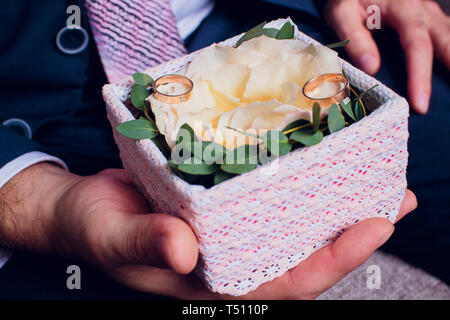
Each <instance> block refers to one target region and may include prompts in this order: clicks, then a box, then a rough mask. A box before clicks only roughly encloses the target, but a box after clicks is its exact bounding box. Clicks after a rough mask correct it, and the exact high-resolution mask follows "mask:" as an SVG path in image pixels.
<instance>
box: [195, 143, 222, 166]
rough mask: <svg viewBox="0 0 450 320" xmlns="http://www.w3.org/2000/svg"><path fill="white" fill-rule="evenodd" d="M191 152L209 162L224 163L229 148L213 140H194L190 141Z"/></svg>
mask: <svg viewBox="0 0 450 320" xmlns="http://www.w3.org/2000/svg"><path fill="white" fill-rule="evenodd" d="M188 145H189V148H190V150H191V154H192V155H193V156H194V157H195V158H197V159H200V160H202V161H203V162H205V163H207V164H213V163H218V164H221V163H223V159H224V158H225V155H226V153H227V149H226V148H225V147H224V146H223V145H221V144H218V143H215V142H211V141H194V142H190V143H188Z"/></svg>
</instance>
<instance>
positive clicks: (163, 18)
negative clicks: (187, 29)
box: [85, 0, 186, 82]
mask: <svg viewBox="0 0 450 320" xmlns="http://www.w3.org/2000/svg"><path fill="white" fill-rule="evenodd" d="M85 6H86V10H87V15H88V17H89V22H90V25H91V29H92V33H93V36H94V38H95V42H96V44H97V48H98V51H99V55H100V59H101V60H102V64H103V67H104V69H105V72H106V75H107V77H108V80H109V82H114V81H117V80H120V79H121V78H124V77H126V76H129V75H130V74H132V73H134V72H136V71H142V70H145V69H146V68H148V67H151V66H155V65H158V64H160V63H162V62H165V61H168V60H171V59H173V58H176V57H179V56H181V55H183V54H185V53H186V48H185V47H184V45H183V40H182V39H181V38H180V35H179V33H178V29H177V25H176V21H175V17H174V15H173V12H172V9H171V7H170V1H169V0H137V1H136V0H85Z"/></svg>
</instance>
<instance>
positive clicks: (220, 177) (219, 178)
mask: <svg viewBox="0 0 450 320" xmlns="http://www.w3.org/2000/svg"><path fill="white" fill-rule="evenodd" d="M235 176H236V175H234V174H231V173H228V172H225V171H222V170H219V171H217V172H216V173H215V174H214V184H215V185H216V184H219V183H221V182H224V181H226V180H228V179H231V178H233V177H235Z"/></svg>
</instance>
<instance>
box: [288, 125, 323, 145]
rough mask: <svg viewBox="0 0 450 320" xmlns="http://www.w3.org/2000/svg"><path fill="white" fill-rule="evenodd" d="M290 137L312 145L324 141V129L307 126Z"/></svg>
mask: <svg viewBox="0 0 450 320" xmlns="http://www.w3.org/2000/svg"><path fill="white" fill-rule="evenodd" d="M289 138H290V139H291V140H294V141H297V142H300V143H302V144H304V145H305V146H312V145H315V144H318V143H319V142H320V141H322V139H323V133H322V131H314V129H313V128H305V129H302V130H299V131H295V132H293V133H292V134H291V136H290V137H289Z"/></svg>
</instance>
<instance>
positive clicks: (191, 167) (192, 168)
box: [178, 157, 219, 175]
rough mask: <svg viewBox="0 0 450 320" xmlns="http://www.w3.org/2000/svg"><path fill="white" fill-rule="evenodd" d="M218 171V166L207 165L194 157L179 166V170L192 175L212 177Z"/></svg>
mask: <svg viewBox="0 0 450 320" xmlns="http://www.w3.org/2000/svg"><path fill="white" fill-rule="evenodd" d="M218 169H219V166H218V165H216V164H207V163H204V162H202V161H200V160H199V159H196V158H194V157H191V158H189V159H186V160H184V161H183V162H182V163H180V164H179V165H178V170H180V171H181V172H184V173H188V174H192V175H210V174H213V173H215V172H216V171H217V170H218Z"/></svg>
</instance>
